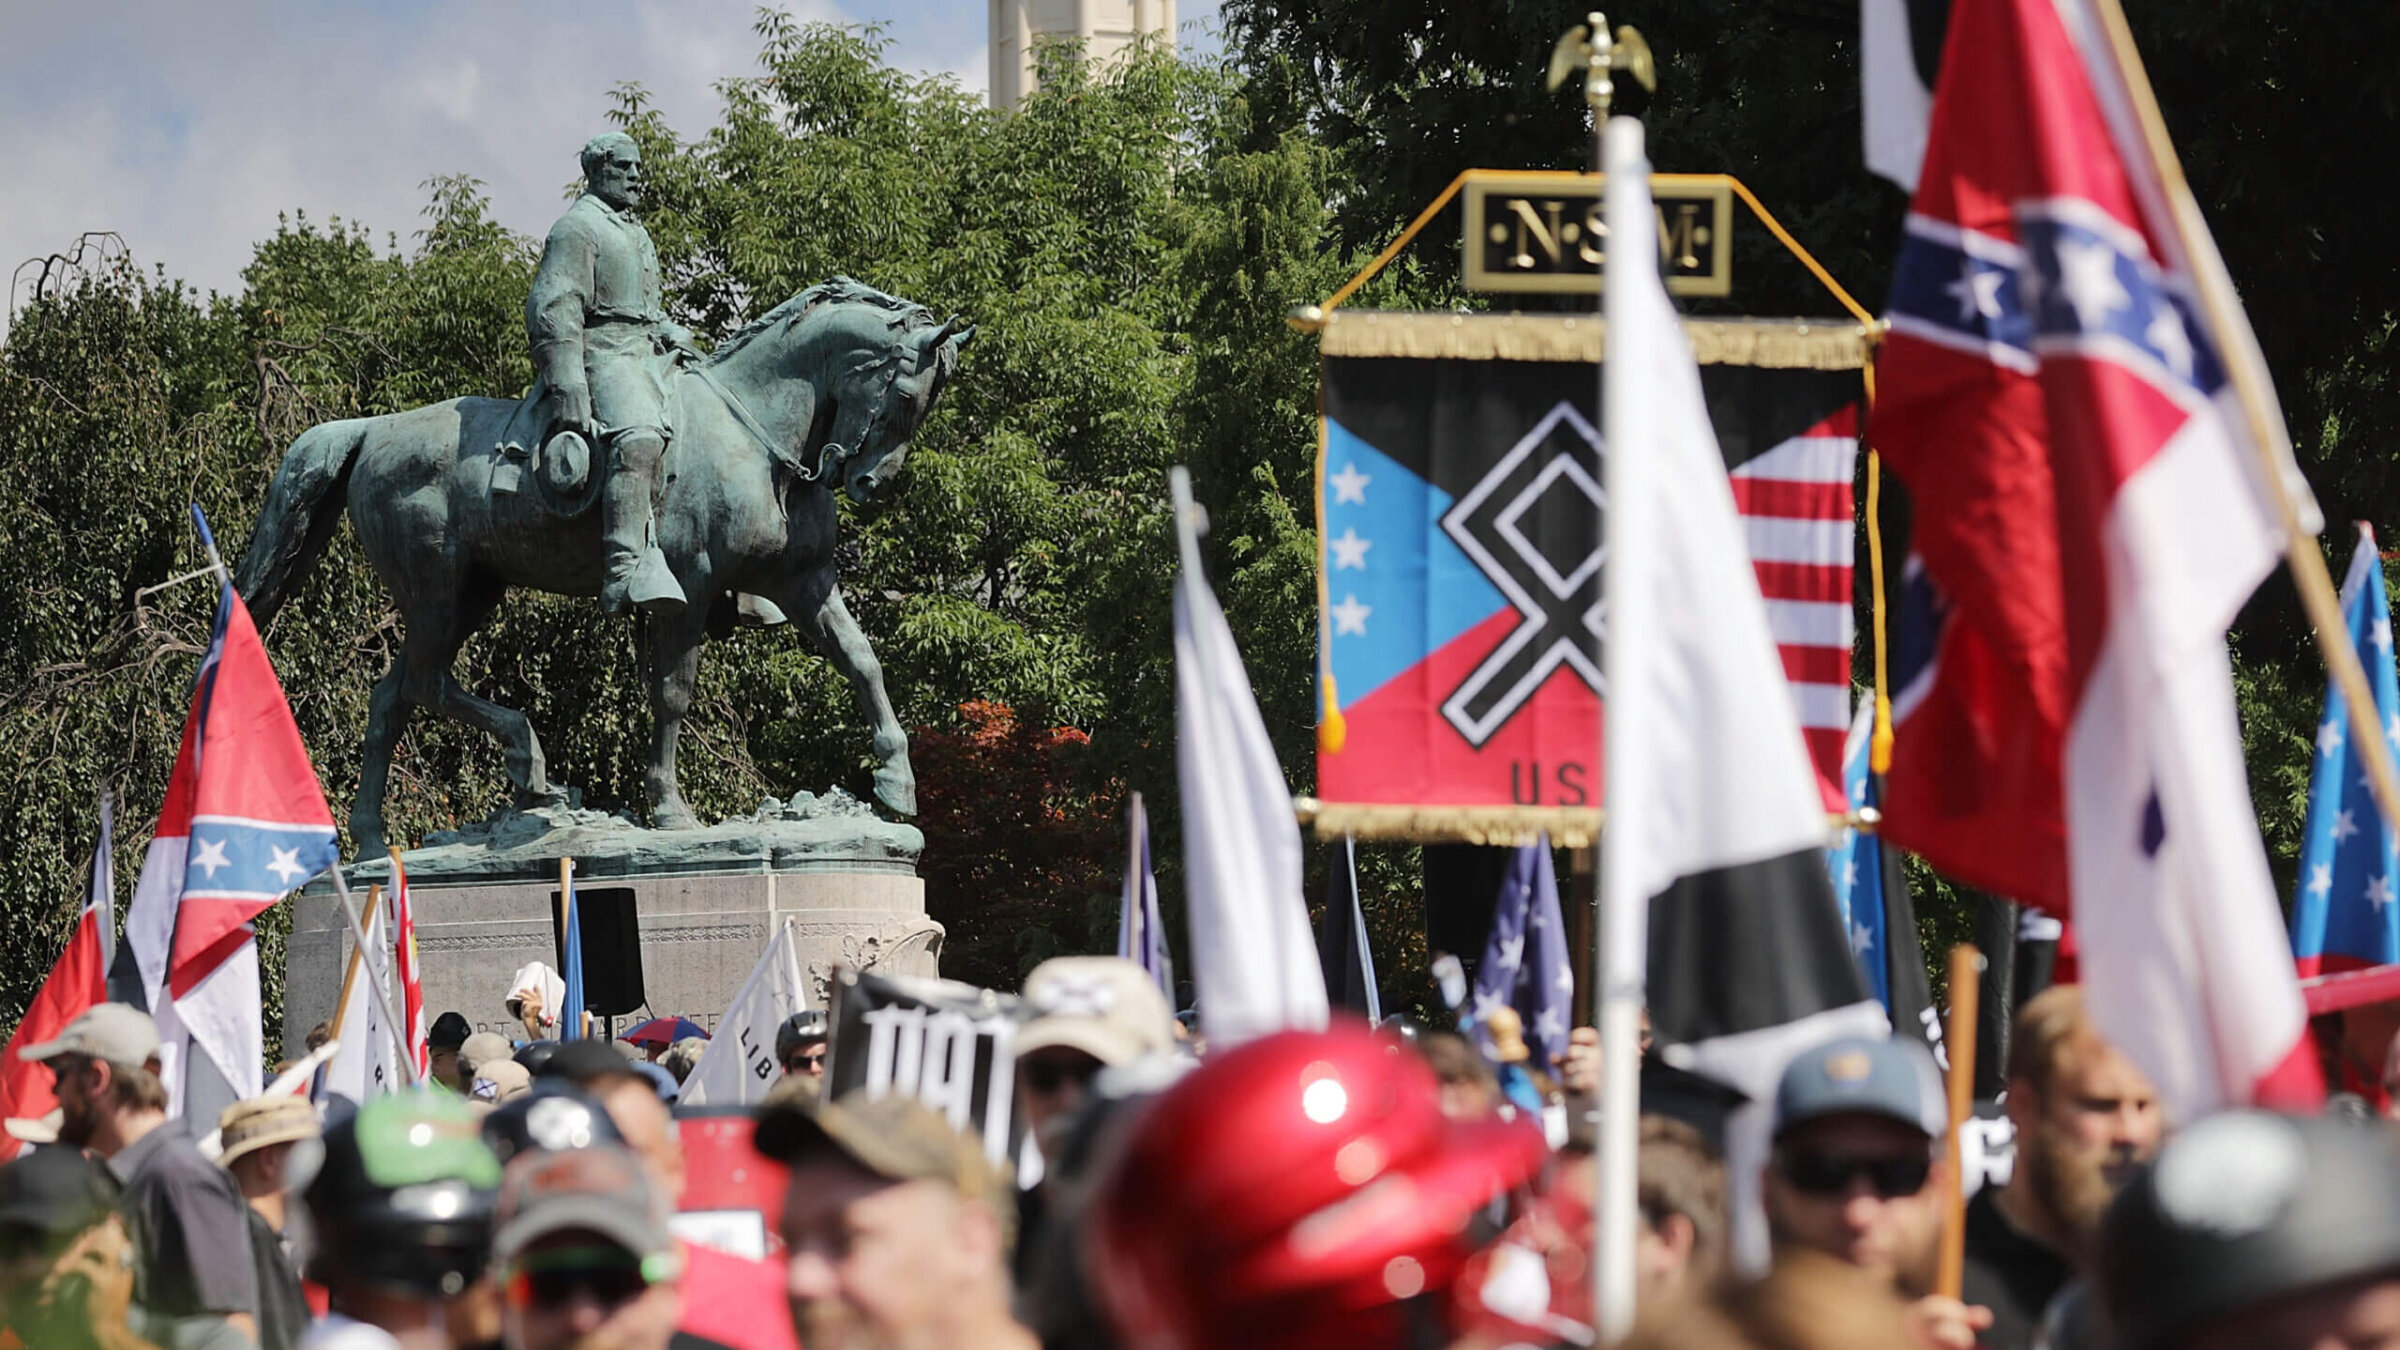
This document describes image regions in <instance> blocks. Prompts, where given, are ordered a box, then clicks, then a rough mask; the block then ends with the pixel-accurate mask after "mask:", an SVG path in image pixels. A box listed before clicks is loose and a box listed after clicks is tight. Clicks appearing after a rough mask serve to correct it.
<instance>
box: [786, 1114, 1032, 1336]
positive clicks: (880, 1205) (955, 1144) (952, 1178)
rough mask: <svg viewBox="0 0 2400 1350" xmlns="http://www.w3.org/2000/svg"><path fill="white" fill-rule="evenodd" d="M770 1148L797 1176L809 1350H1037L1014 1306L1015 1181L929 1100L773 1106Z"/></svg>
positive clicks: (794, 1217)
mask: <svg viewBox="0 0 2400 1350" xmlns="http://www.w3.org/2000/svg"><path fill="white" fill-rule="evenodd" d="M757 1146H758V1151H759V1152H761V1153H763V1154H765V1155H766V1156H768V1157H769V1158H773V1159H775V1160H777V1161H779V1162H783V1163H786V1164H788V1165H789V1166H790V1167H791V1183H790V1188H789V1190H788V1191H787V1192H786V1196H785V1200H784V1210H783V1241H784V1246H785V1248H786V1250H787V1253H788V1260H789V1262H790V1266H789V1283H788V1286H787V1287H788V1291H789V1293H790V1295H791V1303H792V1320H793V1322H794V1325H795V1327H796V1329H797V1330H798V1332H799V1334H800V1343H801V1344H802V1345H804V1346H806V1347H808V1350H859V1348H860V1347H868V1346H891V1345H939V1346H943V1347H946V1350H1035V1347H1036V1346H1037V1345H1038V1344H1039V1342H1037V1341H1036V1340H1035V1339H1034V1336H1033V1333H1031V1332H1029V1331H1027V1330H1026V1329H1025V1328H1024V1327H1023V1326H1021V1325H1019V1324H1018V1323H1017V1321H1016V1319H1015V1318H1014V1317H1013V1316H1012V1315H1011V1314H1010V1311H1009V1288H1010V1282H1009V1274H1008V1258H1009V1243H1010V1237H1011V1228H1012V1218H1013V1215H1014V1179H1013V1178H1012V1177H1010V1176H1008V1175H1007V1174H1005V1173H1003V1172H1002V1171H1001V1170H1000V1169H998V1168H996V1167H994V1166H993V1165H992V1164H991V1162H990V1161H989V1160H988V1159H987V1158H986V1157H985V1156H984V1152H983V1148H982V1145H981V1144H980V1143H978V1142H977V1141H975V1140H973V1139H970V1138H968V1137H967V1136H965V1135H962V1134H960V1133H959V1132H958V1131H956V1130H954V1129H952V1128H951V1127H950V1123H949V1122H948V1121H947V1120H945V1119H943V1118H942V1117H941V1116H939V1115H937V1114H935V1113H934V1111H933V1110H932V1109H931V1108H929V1107H927V1106H925V1105H924V1104H923V1103H921V1102H917V1101H914V1100H912V1099H909V1098H905V1097H896V1096H894V1097H881V1098H869V1097H868V1096H867V1095H866V1094H865V1093H864V1092H863V1091H862V1092H853V1093H851V1094H849V1095H848V1096H846V1097H844V1098H843V1099H842V1100H841V1101H839V1102H835V1103H830V1104H826V1105H820V1106H815V1107H813V1108H811V1107H800V1106H792V1105H787V1106H784V1107H780V1108H776V1109H771V1110H769V1111H768V1112H767V1113H766V1114H765V1115H764V1116H762V1117H761V1118H760V1120H759V1123H758V1135H757Z"/></svg>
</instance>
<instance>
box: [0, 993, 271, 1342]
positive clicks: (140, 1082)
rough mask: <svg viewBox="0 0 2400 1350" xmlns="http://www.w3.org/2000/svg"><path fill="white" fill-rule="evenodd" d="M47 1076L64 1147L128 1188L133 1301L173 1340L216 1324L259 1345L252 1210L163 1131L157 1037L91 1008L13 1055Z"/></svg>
mask: <svg viewBox="0 0 2400 1350" xmlns="http://www.w3.org/2000/svg"><path fill="white" fill-rule="evenodd" d="M20 1054H21V1057H22V1058H23V1059H25V1060H27V1061H28V1062H31V1063H35V1064H47V1065H49V1066H50V1072H51V1073H52V1075H53V1076H55V1077H56V1079H57V1080H58V1081H57V1092H58V1106H59V1124H58V1139H59V1142H60V1143H62V1144H68V1145H72V1146H74V1147H76V1148H81V1149H87V1150H89V1151H90V1152H91V1153H92V1155H93V1156H94V1157H97V1158H99V1159H101V1160H102V1161H104V1162H106V1163H107V1164H108V1168H109V1170H110V1171H111V1172H113V1173H115V1174H116V1177H117V1179H118V1180H119V1181H120V1182H122V1183H123V1184H124V1186H125V1195H124V1199H123V1201H122V1203H121V1208H122V1210H123V1212H124V1214H125V1217H126V1222H127V1225H128V1227H129V1228H130V1229H131V1230H132V1234H131V1235H132V1238H133V1243H134V1252H135V1257H136V1259H135V1266H134V1293H133V1298H134V1302H136V1303H138V1304H140V1305H141V1306H142V1307H144V1308H147V1309H149V1310H150V1311H151V1312H152V1313H153V1314H154V1315H156V1316H159V1317H161V1318H167V1319H172V1320H174V1321H175V1322H178V1323H181V1322H192V1323H195V1324H196V1325H195V1326H194V1327H192V1328H190V1329H188V1330H186V1329H184V1328H181V1327H178V1330H177V1333H176V1339H178V1340H183V1339H186V1338H187V1337H195V1338H196V1337H199V1336H202V1335H204V1334H205V1333H206V1332H207V1330H208V1326H207V1324H208V1323H211V1322H217V1321H221V1322H223V1323H225V1324H226V1325H228V1326H230V1327H232V1328H233V1329H235V1330H237V1331H239V1332H240V1333H241V1334H243V1335H245V1336H247V1337H249V1338H250V1339H251V1340H253V1341H255V1340H257V1339H258V1334H259V1328H258V1276H257V1271H256V1268H255V1266H254V1265H253V1262H252V1259H251V1252H250V1209H249V1206H248V1205H247V1204H245V1203H244V1202H243V1200H242V1193H241V1189H240V1188H239V1187H237V1186H236V1185H235V1184H234V1181H233V1178H232V1177H231V1176H230V1175H228V1174H227V1173H226V1172H225V1171H224V1169H222V1168H220V1167H218V1166H217V1165H216V1164H214V1163H211V1162H210V1161H209V1160H208V1159H206V1158H204V1157H202V1156H200V1150H199V1149H198V1148H196V1147H194V1146H193V1144H192V1141H191V1140H190V1139H188V1138H186V1137H184V1134H183V1132H182V1131H181V1130H178V1129H172V1128H169V1127H168V1121H167V1090H166V1086H165V1085H164V1084H162V1083H161V1082H159V1078H158V1027H157V1024H155V1023H153V1022H152V1021H151V1020H150V1016H149V1014H147V1013H145V1012H143V1011H141V1010H140V1009H138V1008H132V1007H128V1006H126V1005H125V1004H122V1003H98V1004H94V1005H93V1006H91V1007H89V1008H86V1009H84V1011H83V1012H82V1013H81V1014H79V1015H78V1016H77V1017H76V1018H75V1020H74V1021H72V1022H69V1023H67V1025H66V1029H65V1030H63V1031H61V1032H59V1034H58V1037H57V1039H55V1040H50V1041H44V1042H42V1043H41V1044H39V1045H35V1046H30V1047H28V1048H26V1049H25V1050H24V1051H22V1052H20Z"/></svg>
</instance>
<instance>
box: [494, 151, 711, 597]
mask: <svg viewBox="0 0 2400 1350" xmlns="http://www.w3.org/2000/svg"><path fill="white" fill-rule="evenodd" d="M583 183H584V190H583V195H582V196H580V197H578V198H576V199H575V204H574V205H573V206H570V207H568V208H567V212H566V214H565V215H563V216H560V217H559V218H558V223H557V224H555V225H553V226H551V227H550V237H549V238H548V239H546V240H544V241H543V243H542V262H541V266H540V267H539V268H538V269H536V270H535V272H534V274H533V290H532V292H531V293H530V294H528V295H527V296H526V297H525V336H526V338H527V340H528V341H530V342H531V343H532V344H533V368H534V369H535V370H536V371H538V372H539V373H540V376H541V383H540V384H539V385H538V386H537V388H538V390H539V393H538V394H537V395H536V397H535V400H534V402H535V406H536V408H537V409H538V412H539V415H540V417H541V419H542V428H541V433H540V434H541V435H543V436H544V437H545V438H547V437H549V436H552V435H558V436H580V437H581V438H582V439H583V442H584V444H585V445H586V446H587V447H589V448H590V450H591V451H597V452H598V455H597V457H598V459H599V461H600V462H601V463H602V464H603V465H605V466H606V468H605V473H606V475H607V477H606V479H605V480H604V483H603V486H602V488H601V508H600V509H601V518H602V534H601V539H602V542H603V547H604V548H605V549H606V550H607V555H608V559H607V562H608V573H607V576H606V577H604V578H603V579H602V581H601V583H600V611H601V612H602V613H604V614H627V613H631V612H632V611H633V609H634V608H635V607H637V606H638V607H640V608H642V609H646V610H650V611H652V612H654V613H672V612H674V611H676V610H679V609H681V608H683V606H684V600H685V597H684V594H683V591H682V589H681V587H679V586H678V585H677V584H676V581H675V573H674V571H673V569H671V568H669V567H668V566H667V560H666V558H665V556H664V555H662V554H661V553H660V552H659V550H658V543H657V540H656V538H655V536H654V532H653V528H652V526H653V522H652V521H651V513H650V498H651V493H652V492H653V491H654V490H655V489H656V488H657V486H658V481H657V480H658V469H659V462H660V461H661V460H662V459H663V458H664V457H665V455H666V450H667V439H668V437H669V436H670V435H671V432H670V431H669V428H668V423H667V399H666V394H667V390H666V381H665V379H664V378H663V377H662V374H661V367H660V365H659V359H658V358H660V357H661V356H675V355H680V354H686V353H688V354H691V355H694V356H697V355H698V353H697V352H694V351H693V350H692V335H691V334H690V333H688V332H686V331H684V329H683V327H682V326H681V325H679V324H677V323H675V322H674V321H673V320H671V319H669V318H668V317H667V314H666V310H665V309H663V308H662V307H661V304H660V294H659V279H658V250H657V248H655V247H653V246H652V244H651V243H650V232H649V231H648V230H645V229H643V228H642V222H640V221H639V220H636V219H635V218H634V216H633V211H634V208H636V207H638V206H640V205H641V204H642V152H641V148H640V147H639V146H637V145H635V144H634V141H633V138H632V137H631V136H628V135H626V134H625V133H624V132H622V131H610V132H603V133H602V134H600V135H598V136H594V137H593V138H592V139H591V140H590V141H589V142H588V143H586V144H585V146H584V147H583ZM562 449H563V447H562ZM587 453H589V451H587Z"/></svg>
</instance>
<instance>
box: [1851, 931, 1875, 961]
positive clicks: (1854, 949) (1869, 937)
mask: <svg viewBox="0 0 2400 1350" xmlns="http://www.w3.org/2000/svg"><path fill="white" fill-rule="evenodd" d="M1874 945H1875V934H1874V933H1873V932H1871V931H1869V930H1868V928H1867V926H1866V925H1865V924H1863V923H1854V924H1852V925H1850V954H1851V955H1853V956H1864V955H1866V954H1867V949H1868V948H1869V947H1872V946H1874Z"/></svg>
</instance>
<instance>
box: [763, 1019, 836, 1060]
mask: <svg viewBox="0 0 2400 1350" xmlns="http://www.w3.org/2000/svg"><path fill="white" fill-rule="evenodd" d="M825 1035H826V1027H825V1014H823V1013H821V1012H818V1011H817V1010H816V1009H814V1008H802V1009H801V1010H800V1011H798V1012H796V1013H793V1014H792V1015H791V1016H789V1017H787V1018H785V1019H783V1025H782V1026H779V1027H777V1028H775V1062H776V1063H777V1064H781V1063H783V1062H784V1061H785V1060H788V1059H790V1058H791V1057H792V1052H793V1051H795V1050H798V1049H799V1048H800V1047H801V1046H802V1045H803V1044H806V1043H807V1042H809V1041H821V1040H824V1039H825Z"/></svg>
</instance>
